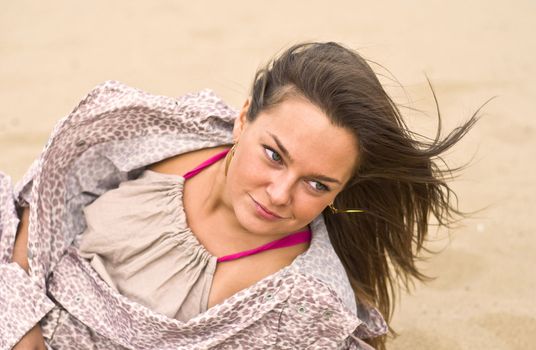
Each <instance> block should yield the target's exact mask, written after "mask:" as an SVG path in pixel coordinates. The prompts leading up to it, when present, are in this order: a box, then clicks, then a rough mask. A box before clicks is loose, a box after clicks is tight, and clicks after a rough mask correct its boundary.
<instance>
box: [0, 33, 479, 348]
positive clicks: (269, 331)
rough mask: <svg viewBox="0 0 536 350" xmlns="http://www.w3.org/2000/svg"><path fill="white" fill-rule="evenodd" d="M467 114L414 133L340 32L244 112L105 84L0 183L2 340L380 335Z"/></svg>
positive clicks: (308, 49) (276, 69)
mask: <svg viewBox="0 0 536 350" xmlns="http://www.w3.org/2000/svg"><path fill="white" fill-rule="evenodd" d="M475 121H476V118H475V117H473V118H471V119H470V120H469V121H468V122H467V123H466V124H465V125H463V126H462V127H461V128H458V129H456V130H455V131H453V132H452V133H451V134H450V135H448V137H447V138H445V139H444V140H439V139H436V140H433V141H432V142H431V143H430V144H426V143H423V142H420V141H417V140H415V139H414V138H413V137H412V135H413V134H412V133H411V132H410V131H409V130H408V129H407V127H406V126H405V124H404V122H403V120H402V118H401V116H400V113H399V111H398V109H397V108H396V106H395V105H394V103H393V102H392V101H391V100H390V98H389V97H388V96H387V94H386V93H385V91H384V90H383V88H382V87H381V85H380V83H379V82H378V80H377V78H376V76H375V74H374V73H373V71H372V70H371V69H370V67H369V66H368V65H367V63H366V62H365V61H364V60H363V59H362V58H361V57H360V56H359V55H358V54H356V53H355V52H353V51H351V50H348V49H346V48H344V47H342V46H341V45H338V44H335V43H310V44H301V45H296V46H294V47H291V48H290V49H288V50H287V51H285V52H284V53H283V54H282V55H281V56H280V57H278V58H276V59H274V60H273V62H271V63H270V64H269V65H267V66H266V67H265V68H264V69H261V70H259V71H258V72H257V74H256V77H255V80H254V83H253V88H252V92H251V96H250V98H249V99H248V100H247V101H246V102H245V104H244V106H243V107H242V109H241V110H240V111H239V112H235V111H233V110H232V109H230V108H229V107H227V106H226V105H225V104H224V103H223V102H222V101H221V100H219V99H218V98H217V97H215V96H214V95H213V94H212V93H211V92H209V91H202V92H200V93H199V94H190V95H186V96H184V97H182V98H180V99H172V98H167V97H163V96H154V95H150V94H147V93H144V92H142V91H139V90H136V89H133V88H130V87H127V86H124V85H122V84H120V83H117V82H106V83H104V84H102V85H100V86H98V87H97V88H95V89H94V90H93V91H92V92H91V93H90V94H89V95H88V96H87V97H86V98H85V99H84V100H83V101H82V102H81V103H80V104H79V105H78V106H77V108H76V109H75V110H74V111H73V112H72V113H71V114H70V115H69V116H68V117H67V118H65V119H64V120H62V121H60V123H59V124H58V126H57V127H56V129H55V130H54V132H53V135H52V136H51V139H50V141H49V143H48V144H47V147H46V148H45V150H44V151H43V154H42V155H41V157H40V159H39V161H38V162H36V163H35V164H34V166H33V167H32V168H31V170H30V171H29V172H28V174H27V176H25V178H24V179H23V180H22V181H21V183H20V184H19V185H18V186H17V187H16V189H15V193H14V194H12V193H11V191H10V190H8V189H7V188H8V186H9V183H8V179H7V178H5V177H4V178H2V181H3V182H2V184H3V188H2V191H1V192H0V193H2V196H3V197H2V202H1V203H2V211H1V212H0V213H1V216H0V217H1V219H2V222H3V223H4V225H3V226H2V235H1V237H0V243H1V246H0V247H1V249H2V250H1V253H2V257H3V260H2V263H3V264H2V265H0V267H1V269H2V281H1V291H2V298H1V299H2V300H0V303H1V304H2V305H0V306H1V307H2V309H3V310H8V312H7V313H4V314H3V315H1V316H0V320H1V323H2V325H6V324H7V323H8V322H9V324H13V327H11V328H9V329H7V328H6V327H2V328H3V330H2V331H1V333H0V334H1V337H0V347H1V348H2V349H8V348H11V347H13V346H15V348H22V347H23V346H25V345H26V344H31V345H32V346H34V347H35V348H39V346H41V348H43V347H44V346H45V345H44V344H45V343H46V345H47V346H49V347H51V348H58V349H63V348H90V347H93V348H106V349H112V348H118V349H122V348H133V349H147V348H156V349H168V348H169V349H172V348H173V349H206V348H218V349H235V348H247V349H257V348H258V349H265V348H283V349H291V348H296V349H304V348H318V349H370V348H371V346H374V347H376V348H379V349H382V348H384V346H385V336H384V334H385V333H386V332H387V323H386V322H385V321H384V318H383V317H382V316H381V314H380V312H379V311H381V313H383V315H384V316H385V318H386V319H387V320H388V319H389V316H390V314H391V307H392V304H391V294H390V292H392V291H393V289H394V287H395V282H396V280H397V279H401V280H402V281H403V282H404V281H407V279H408V278H410V277H416V278H422V275H421V274H420V273H419V271H418V270H417V269H416V267H415V259H416V254H417V253H418V251H419V249H420V248H421V246H422V243H423V241H424V239H425V237H426V233H427V222H428V215H429V213H430V212H431V213H432V214H433V215H434V216H435V217H436V218H437V219H438V220H439V222H440V223H441V224H448V222H449V220H450V219H451V217H452V214H456V213H457V211H456V209H455V208H453V207H452V206H451V203H450V202H449V199H450V198H452V197H451V195H452V194H453V193H452V191H451V190H450V188H449V187H448V186H447V184H446V183H445V181H444V179H443V173H442V172H441V171H440V170H439V169H438V167H437V166H436V164H435V163H434V159H435V158H437V157H439V155H440V154H441V153H442V152H444V151H445V150H446V149H448V148H449V147H450V146H452V145H454V144H455V143H456V142H457V141H458V140H459V139H460V138H461V137H462V136H463V135H464V134H465V133H466V132H467V131H468V129H469V128H470V127H471V126H472V125H473V124H474V123H475ZM439 159H440V158H439ZM6 194H7V195H6ZM11 196H13V197H11ZM10 198H15V199H16V205H15V204H14V203H13V202H12V201H11V200H10ZM16 208H18V209H19V211H20V212H21V217H22V221H21V222H22V224H21V225H20V227H18V230H17V224H18V221H17V217H16ZM17 232H18V234H17ZM15 237H17V238H16V242H15V243H13V242H14V241H15ZM26 240H27V242H26ZM12 247H14V252H13V254H12ZM10 261H13V263H9V262H10ZM19 265H20V266H19ZM21 266H22V267H23V268H25V269H26V270H27V271H29V274H28V275H27V274H25V273H24V271H23V270H22V269H21ZM390 266H392V269H391V268H390ZM377 310H379V311H377ZM30 329H31V330H30ZM28 330H30V331H29V332H28ZM21 338H22V340H21ZM19 340H20V341H19ZM15 344H17V345H15Z"/></svg>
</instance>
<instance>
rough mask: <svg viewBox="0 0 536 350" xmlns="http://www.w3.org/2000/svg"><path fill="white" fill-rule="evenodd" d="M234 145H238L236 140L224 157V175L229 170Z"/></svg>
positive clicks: (234, 148)
mask: <svg viewBox="0 0 536 350" xmlns="http://www.w3.org/2000/svg"><path fill="white" fill-rule="evenodd" d="M236 145H238V142H236V143H235V144H234V145H233V147H231V149H230V150H229V153H228V154H227V157H226V159H225V176H227V172H228V171H229V164H231V159H233V156H234V153H235V150H236Z"/></svg>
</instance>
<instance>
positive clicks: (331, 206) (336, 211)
mask: <svg viewBox="0 0 536 350" xmlns="http://www.w3.org/2000/svg"><path fill="white" fill-rule="evenodd" d="M328 207H329V209H330V210H331V213H332V214H342V213H364V212H365V211H364V210H361V209H337V208H335V207H334V206H333V203H331V204H330V205H328Z"/></svg>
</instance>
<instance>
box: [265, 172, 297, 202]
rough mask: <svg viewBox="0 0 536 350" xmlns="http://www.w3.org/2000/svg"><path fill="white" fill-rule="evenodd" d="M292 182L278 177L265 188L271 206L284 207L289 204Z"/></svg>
mask: <svg viewBox="0 0 536 350" xmlns="http://www.w3.org/2000/svg"><path fill="white" fill-rule="evenodd" d="M291 191H292V181H291V180H290V179H285V178H284V177H282V176H278V177H276V178H274V179H273V181H271V183H270V184H269V185H268V187H266V192H267V193H268V197H269V198H270V202H271V203H272V204H273V205H277V206H284V205H288V204H290V202H291V198H292V194H291Z"/></svg>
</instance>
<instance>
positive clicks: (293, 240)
mask: <svg viewBox="0 0 536 350" xmlns="http://www.w3.org/2000/svg"><path fill="white" fill-rule="evenodd" d="M309 241H311V231H310V230H305V231H300V232H295V233H292V234H290V235H288V236H285V237H283V238H280V239H277V240H275V241H272V242H269V243H266V244H265V245H262V246H260V247H258V248H254V249H250V250H245V251H243V252H239V253H235V254H230V255H226V256H221V257H219V258H218V260H217V261H218V262H223V261H229V260H236V259H239V258H243V257H245V256H249V255H253V254H256V253H260V252H262V251H265V250H270V249H277V248H284V247H290V246H293V245H296V244H300V243H304V242H309Z"/></svg>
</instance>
